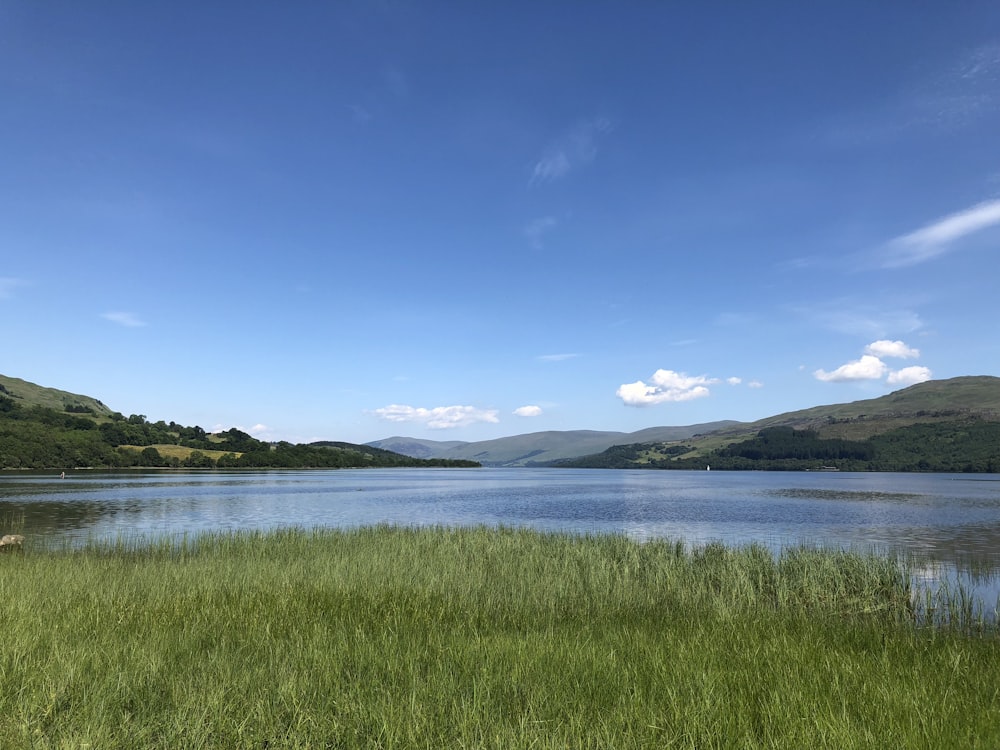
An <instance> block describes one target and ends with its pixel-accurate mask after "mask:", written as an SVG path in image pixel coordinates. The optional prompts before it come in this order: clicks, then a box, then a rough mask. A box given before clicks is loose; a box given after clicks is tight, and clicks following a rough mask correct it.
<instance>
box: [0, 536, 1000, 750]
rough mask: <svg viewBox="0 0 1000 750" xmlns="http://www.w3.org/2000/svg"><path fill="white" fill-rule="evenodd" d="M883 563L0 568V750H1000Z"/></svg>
mask: <svg viewBox="0 0 1000 750" xmlns="http://www.w3.org/2000/svg"><path fill="white" fill-rule="evenodd" d="M904 581H905V578H904V577H903V576H902V575H901V574H900V570H899V568H898V566H897V565H896V564H895V563H893V562H892V561H888V560H882V559H878V558H867V557H863V556H858V555H851V554H847V553H816V552H809V551H791V552H789V553H786V554H785V555H784V556H783V557H782V558H781V560H780V561H779V562H777V563H776V562H775V561H774V560H773V559H772V557H771V556H770V554H769V553H768V552H766V551H765V550H762V549H759V548H750V549H747V550H742V551H739V550H730V549H726V548H724V547H721V546H720V545H714V546H710V547H708V548H704V549H702V550H699V551H697V552H695V553H693V554H692V553H688V552H685V551H684V550H683V548H681V547H678V546H677V545H674V544H671V543H667V542H651V543H647V544H638V543H633V542H629V541H628V540H626V539H624V538H620V537H611V536H609V537H598V538H590V539H585V538H578V537H571V536H563V535H556V536H546V535H539V534H536V533H532V532H527V531H489V530H484V529H466V530H451V531H448V530H441V529H437V530H424V531H414V530H403V529H387V528H378V529H360V530H354V531H341V532H316V533H305V532H295V531H287V532H278V533H274V534H270V535H264V536H262V535H244V536H241V537H231V536H220V537H212V538H202V539H200V540H191V541H189V542H188V543H187V544H186V545H185V546H184V547H182V548H180V549H173V550H171V549H169V548H168V547H167V546H164V547H161V548H159V549H154V550H152V551H145V552H144V551H140V550H137V549H135V548H130V546H129V545H127V544H123V545H121V546H119V547H118V548H117V549H115V548H111V549H109V550H106V551H104V552H102V551H101V550H100V549H97V548H92V549H90V550H89V551H85V552H82V553H76V554H71V553H49V554H45V553H40V552H38V551H32V550H30V549H29V550H28V551H27V552H26V553H25V554H24V555H23V556H15V555H10V556H3V557H0V598H2V600H3V601H4V602H6V604H5V606H4V609H3V614H2V621H3V632H4V638H3V644H2V646H0V675H2V677H3V680H2V683H0V736H2V737H3V738H4V739H3V743H4V747H9V748H28V747H87V746H90V747H102V748H125V747H128V748H131V747H163V748H167V747H199V748H239V747H247V748H250V747H253V748H261V747H281V748H296V747H301V748H305V747H333V748H350V747H383V748H410V747H413V748H427V747H496V748H510V747H538V748H556V747H559V748H564V747H575V748H587V747H591V748H604V747H657V748H658V747H679V748H695V747H698V748H704V747H717V748H722V747H769V748H786V747H787V748H801V747H811V748H837V749H838V750H841V749H842V748H869V747H996V746H998V745H1000V724H998V723H997V722H996V720H995V717H996V716H997V712H998V711H1000V695H998V693H997V691H996V675H997V673H998V670H1000V649H998V648H997V641H996V635H995V634H993V633H985V634H979V635H974V636H968V635H963V634H961V633H959V632H955V631H952V630H943V631H929V630H924V629H920V628H917V627H915V626H913V625H912V624H906V618H907V617H908V606H907V603H908V602H909V594H908V592H907V588H906V584H905V582H904Z"/></svg>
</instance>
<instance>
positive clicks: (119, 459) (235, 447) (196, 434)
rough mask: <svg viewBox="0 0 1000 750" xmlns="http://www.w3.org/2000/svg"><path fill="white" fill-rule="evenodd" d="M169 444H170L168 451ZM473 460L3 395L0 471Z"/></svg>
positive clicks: (0, 405) (0, 398)
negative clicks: (274, 438)
mask: <svg viewBox="0 0 1000 750" xmlns="http://www.w3.org/2000/svg"><path fill="white" fill-rule="evenodd" d="M168 448H169V449H170V450H169V451H168ZM478 465H479V464H477V463H476V462H474V461H460V460H459V461H455V460H448V459H418V458H410V457H409V456H402V455H400V454H398V453H393V452H391V451H386V450H382V449H379V448H373V447H370V446H360V445H354V444H352V443H332V442H331V443H315V444H292V443H287V442H277V443H269V442H264V441H261V440H257V439H256V438H254V437H252V436H251V435H248V434H247V433H245V432H241V431H240V430H237V429H235V428H233V429H231V430H226V431H225V432H221V433H217V434H209V433H207V432H206V431H205V430H204V429H202V428H201V427H185V426H182V425H179V424H176V423H175V422H169V423H168V422H163V421H159V422H150V421H148V420H147V419H146V417H145V416H144V415H142V414H133V415H131V416H128V417H125V416H124V415H122V414H119V413H117V412H116V413H113V414H112V415H111V416H110V417H108V418H105V417H98V416H96V415H94V414H93V413H91V412H90V410H88V409H87V408H86V407H81V406H78V405H73V404H70V405H68V406H67V407H66V409H64V410H63V411H59V410H57V409H51V408H47V407H43V406H38V405H26V404H20V403H18V402H17V400H16V399H15V398H14V397H12V396H11V395H10V394H9V393H5V392H0V469H67V468H82V467H90V468H107V469H118V468H129V467H177V468H180V467H187V468H336V469H346V468H363V467H394V466H412V467H417V466H449V467H453V466H462V467H467V466H478Z"/></svg>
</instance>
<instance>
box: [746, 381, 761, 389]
mask: <svg viewBox="0 0 1000 750" xmlns="http://www.w3.org/2000/svg"><path fill="white" fill-rule="evenodd" d="M763 387H764V384H763V383H761V382H760V381H759V380H751V381H750V382H749V383H747V388H763Z"/></svg>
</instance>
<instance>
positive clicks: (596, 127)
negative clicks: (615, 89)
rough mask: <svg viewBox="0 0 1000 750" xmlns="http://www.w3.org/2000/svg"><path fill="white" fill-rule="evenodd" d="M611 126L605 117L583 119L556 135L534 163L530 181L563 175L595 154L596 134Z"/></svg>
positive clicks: (606, 130) (586, 162) (586, 161)
mask: <svg viewBox="0 0 1000 750" xmlns="http://www.w3.org/2000/svg"><path fill="white" fill-rule="evenodd" d="M609 130H611V123H610V121H608V120H607V119H606V118H603V117H596V118H593V119H590V120H584V121H583V122H581V123H579V124H577V125H576V127H574V128H573V129H572V130H570V131H569V132H568V133H565V134H564V135H563V136H561V137H560V138H558V139H557V140H556V141H555V143H553V144H552V145H551V146H549V148H548V149H547V150H546V151H545V153H544V154H543V155H542V158H541V159H539V160H538V161H537V162H536V163H535V168H534V169H533V170H532V174H531V182H532V183H536V182H549V181H551V180H557V179H559V178H561V177H565V176H566V175H567V174H569V173H570V172H571V171H573V170H575V169H578V168H579V167H581V166H583V165H585V164H588V163H590V162H592V161H593V160H594V159H595V158H596V157H597V139H598V136H600V135H602V134H603V133H606V132H608V131H609Z"/></svg>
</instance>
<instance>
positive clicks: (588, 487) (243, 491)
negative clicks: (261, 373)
mask: <svg viewBox="0 0 1000 750" xmlns="http://www.w3.org/2000/svg"><path fill="white" fill-rule="evenodd" d="M12 519H17V520H18V521H20V519H23V533H24V534H26V535H28V536H30V537H32V539H33V541H44V542H46V543H48V542H54V543H56V544H61V543H63V542H65V541H69V542H71V543H75V542H78V541H82V540H86V539H108V538H115V537H118V536H121V535H125V536H128V537H135V536H162V535H176V534H183V533H188V534H190V533H197V532H200V531H220V530H235V529H270V528H275V527H281V526H300V527H305V528H312V527H317V526H325V527H352V526H360V525H368V524H378V523H392V524H405V525H434V524H443V525H478V524H486V525H505V526H526V527H531V528H535V529H541V530H565V531H572V532H586V533H624V534H626V535H628V536H631V537H633V538H636V539H641V540H644V539H650V538H661V537H666V538H670V539H683V540H685V541H687V542H689V543H691V544H700V543H704V542H708V541H711V540H721V541H724V542H727V543H730V544H744V543H748V542H754V541H756V542H762V543H764V544H767V545H768V546H770V547H772V548H775V549H777V548H780V547H782V546H789V545H793V544H798V543H803V542H804V543H809V544H822V545H832V546H838V547H852V548H861V549H869V548H876V549H886V550H899V551H904V552H909V553H915V554H917V555H919V556H920V557H922V558H927V559H929V560H937V561H940V562H943V563H947V564H952V565H957V566H959V567H961V566H963V565H965V564H966V563H967V562H968V560H970V559H971V558H976V559H977V560H978V561H979V562H978V563H977V565H981V564H984V563H985V567H986V569H987V570H988V569H992V570H993V571H1000V475H995V474H994V475H982V474H978V475H949V474H870V473H857V474H856V473H839V472H838V473H833V472H830V473H809V472H686V471H683V472H682V471H600V470H558V469H416V470H414V469H387V470H371V469H363V470H339V471H270V472H172V471H167V472H164V471H158V472H149V473H145V472H133V471H129V472H119V473H101V472H80V473H76V474H71V475H69V476H67V477H66V478H65V479H60V478H59V476H58V475H56V474H43V473H4V474H0V522H3V523H7V524H9V523H10V521H11V520H12ZM6 531H7V529H5V528H0V533H4V532H6Z"/></svg>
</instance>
